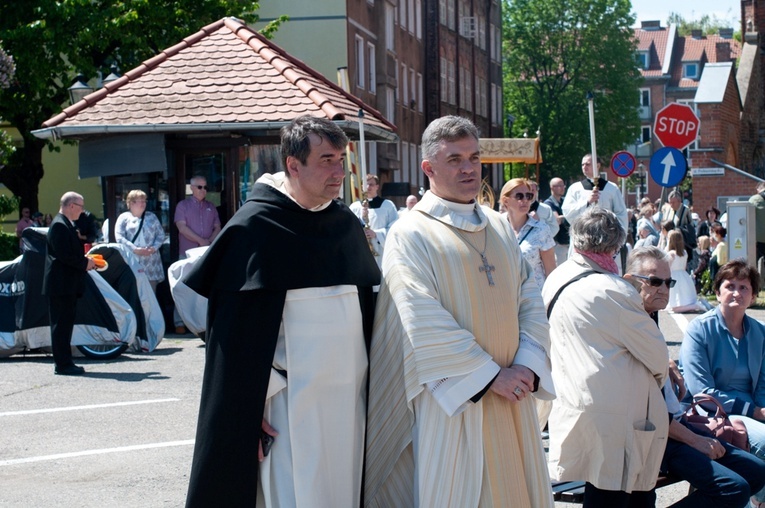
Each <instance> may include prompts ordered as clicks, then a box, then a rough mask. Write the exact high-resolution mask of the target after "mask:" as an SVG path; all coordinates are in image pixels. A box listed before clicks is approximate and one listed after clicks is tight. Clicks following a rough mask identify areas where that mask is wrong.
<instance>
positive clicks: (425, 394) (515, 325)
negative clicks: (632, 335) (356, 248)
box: [364, 116, 554, 508]
mask: <svg viewBox="0 0 765 508" xmlns="http://www.w3.org/2000/svg"><path fill="white" fill-rule="evenodd" d="M422 150H423V159H424V160H423V162H422V170H423V172H424V173H425V174H426V175H427V176H428V178H429V179H430V191H429V192H427V193H426V194H425V196H423V199H422V201H420V203H418V204H417V205H416V206H415V207H414V208H413V209H412V211H411V212H410V213H408V214H406V215H405V216H403V217H402V218H401V219H400V220H399V221H398V222H397V223H396V224H394V226H393V227H392V228H391V231H390V233H389V235H388V238H387V241H386V247H385V255H384V256H383V284H382V286H381V288H380V294H379V299H378V305H377V310H376V317H375V326H374V332H373V336H372V349H371V355H370V392H369V411H368V422H367V457H366V477H365V498H364V500H365V505H366V506H369V507H381V508H382V507H385V508H388V507H392V506H404V507H423V508H426V507H436V506H437V507H439V508H444V507H454V508H470V507H513V508H544V507H552V506H553V499H552V494H551V489H550V481H549V477H548V474H547V468H546V464H545V455H544V450H543V447H542V442H541V438H540V435H539V430H538V423H537V418H536V412H535V407H534V403H533V401H532V399H531V397H530V396H529V395H531V394H532V393H533V394H534V395H535V396H536V397H538V398H541V399H552V398H553V397H554V389H553V385H552V378H551V373H550V358H549V336H548V324H547V319H546V317H545V314H544V307H543V303H542V299H541V295H540V291H539V288H538V287H537V285H536V282H535V281H534V276H533V273H532V271H531V268H530V267H529V265H528V264H527V263H526V262H525V261H524V260H523V258H522V256H521V252H520V249H519V247H518V243H517V241H516V239H515V237H514V235H513V233H512V232H511V230H510V227H509V225H508V223H507V221H505V220H503V219H502V217H501V216H500V215H499V214H498V213H496V212H494V211H492V210H489V209H486V208H482V207H481V206H480V205H478V204H477V203H476V200H475V197H476V195H477V194H478V190H479V187H480V184H481V164H480V154H479V148H478V131H477V129H476V127H475V126H474V125H473V124H472V123H471V122H470V121H469V120H467V119H464V118H461V117H456V116H448V117H443V118H440V119H438V120H435V121H434V122H433V123H431V124H430V126H428V128H427V129H426V131H425V133H424V134H423V142H422Z"/></svg>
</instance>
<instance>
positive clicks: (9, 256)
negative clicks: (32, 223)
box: [0, 232, 19, 261]
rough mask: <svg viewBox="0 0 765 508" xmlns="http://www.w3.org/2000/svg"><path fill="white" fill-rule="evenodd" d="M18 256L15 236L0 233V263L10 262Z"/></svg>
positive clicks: (17, 242)
mask: <svg viewBox="0 0 765 508" xmlns="http://www.w3.org/2000/svg"><path fill="white" fill-rule="evenodd" d="M18 255H19V239H18V238H17V237H16V235H15V234H11V233H3V232H0V261H12V260H14V259H16V258H17V257H18Z"/></svg>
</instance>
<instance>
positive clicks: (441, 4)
mask: <svg viewBox="0 0 765 508" xmlns="http://www.w3.org/2000/svg"><path fill="white" fill-rule="evenodd" d="M438 22H439V23H441V24H442V25H444V26H446V0H438Z"/></svg>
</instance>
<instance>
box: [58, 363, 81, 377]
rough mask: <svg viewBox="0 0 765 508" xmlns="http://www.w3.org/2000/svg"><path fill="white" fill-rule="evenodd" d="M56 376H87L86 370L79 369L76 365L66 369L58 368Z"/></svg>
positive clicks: (68, 366)
mask: <svg viewBox="0 0 765 508" xmlns="http://www.w3.org/2000/svg"><path fill="white" fill-rule="evenodd" d="M56 374H58V375H59V376H82V375H83V374H85V369H83V368H82V367H78V366H77V365H75V364H71V365H67V366H66V367H56Z"/></svg>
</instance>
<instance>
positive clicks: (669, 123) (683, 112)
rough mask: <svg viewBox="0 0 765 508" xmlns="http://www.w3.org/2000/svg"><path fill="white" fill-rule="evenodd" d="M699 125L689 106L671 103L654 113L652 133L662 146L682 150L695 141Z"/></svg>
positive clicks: (697, 118)
mask: <svg viewBox="0 0 765 508" xmlns="http://www.w3.org/2000/svg"><path fill="white" fill-rule="evenodd" d="M700 124H701V122H699V117H697V116H696V113H694V112H693V109H692V108H691V107H690V106H686V105H685V104H680V103H677V102H672V103H670V104H667V105H666V106H664V107H663V108H661V110H660V111H659V112H658V113H656V121H655V122H654V124H653V133H654V134H655V135H656V138H658V140H659V142H660V143H661V144H662V145H664V146H671V147H672V148H677V149H678V150H683V149H684V148H685V147H687V146H688V145H690V144H691V143H693V142H694V141H695V140H696V137H697V136H698V135H699V126H700Z"/></svg>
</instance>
